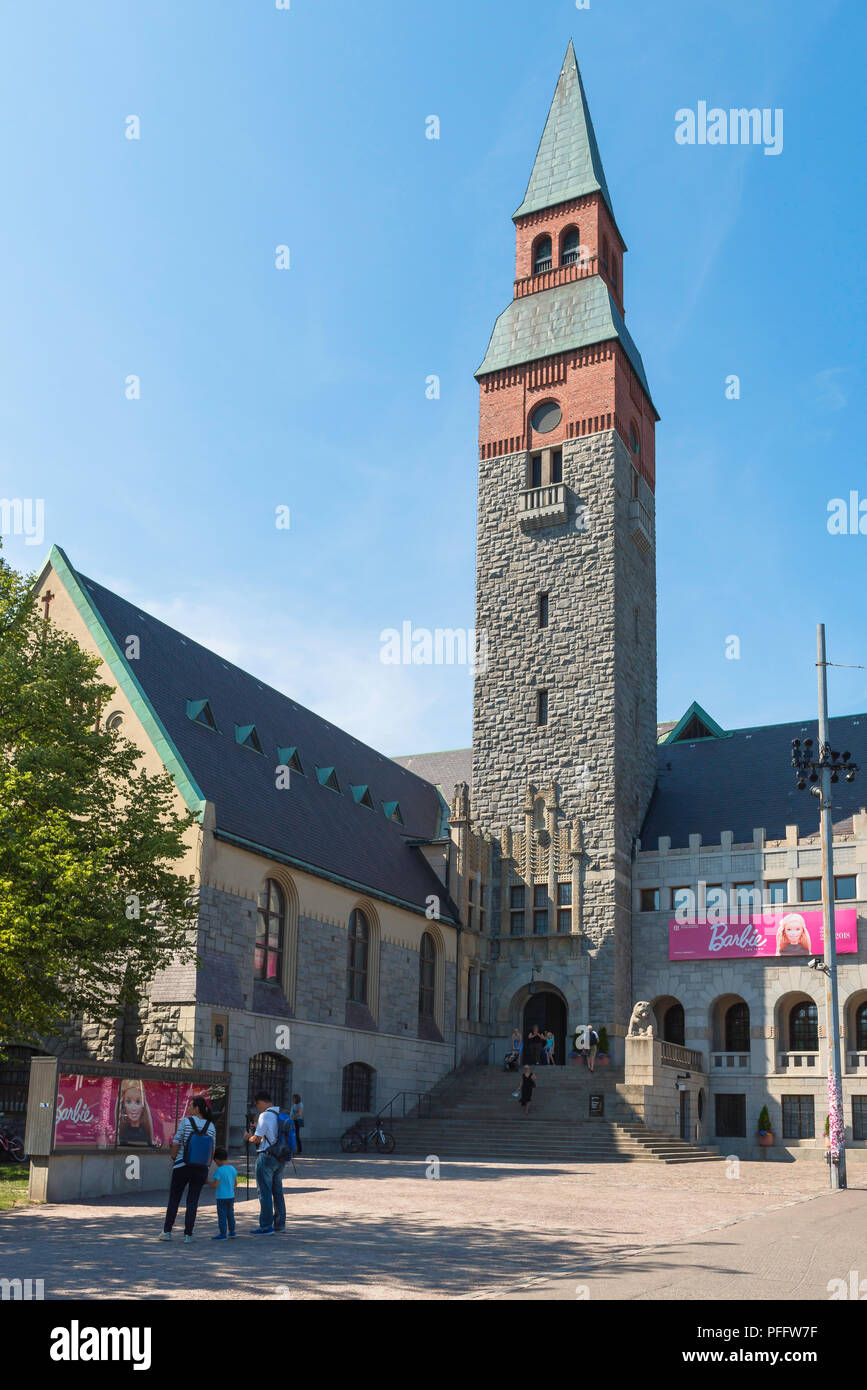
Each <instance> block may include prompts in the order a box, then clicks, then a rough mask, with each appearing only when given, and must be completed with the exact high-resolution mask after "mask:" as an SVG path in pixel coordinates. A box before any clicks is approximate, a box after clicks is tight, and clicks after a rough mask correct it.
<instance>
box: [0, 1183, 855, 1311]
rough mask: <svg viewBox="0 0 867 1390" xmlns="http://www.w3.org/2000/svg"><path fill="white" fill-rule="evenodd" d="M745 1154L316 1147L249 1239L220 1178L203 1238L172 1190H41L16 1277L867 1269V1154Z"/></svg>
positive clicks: (663, 1281)
mask: <svg viewBox="0 0 867 1390" xmlns="http://www.w3.org/2000/svg"><path fill="white" fill-rule="evenodd" d="M733 1171H734V1170H733V1169H730V1167H729V1165H728V1164H726V1163H707V1164H699V1163H696V1164H686V1165H683V1166H679V1167H678V1166H675V1167H667V1166H664V1165H661V1164H653V1163H631V1164H595V1165H591V1164H581V1165H570V1164H539V1165H537V1166H533V1165H526V1164H515V1165H497V1164H490V1163H473V1162H461V1163H443V1164H442V1167H441V1176H440V1178H439V1179H438V1180H435V1179H428V1178H426V1177H425V1172H426V1165H425V1163H423V1162H417V1161H416V1162H409V1161H407V1160H400V1159H381V1158H376V1159H374V1158H364V1157H361V1158H344V1157H323V1158H318V1157H311V1158H305V1159H302V1160H299V1161H298V1177H297V1178H294V1177H290V1178H289V1179H288V1180H287V1182H286V1189H287V1207H288V1212H289V1230H288V1233H287V1234H285V1235H282V1236H279V1237H273V1238H271V1237H266V1238H264V1239H256V1240H253V1239H250V1238H249V1237H248V1235H247V1234H246V1233H247V1231H248V1230H250V1229H251V1228H252V1227H253V1226H254V1225H255V1224H256V1216H257V1210H258V1207H257V1203H256V1200H255V1195H254V1193H252V1192H251V1195H250V1197H249V1200H247V1201H245V1200H244V1198H243V1196H242V1197H241V1198H240V1200H239V1201H238V1203H237V1214H238V1230H239V1237H238V1239H237V1240H235V1241H224V1242H218V1243H212V1242H211V1240H210V1237H211V1236H212V1235H213V1234H215V1232H216V1214H215V1210H214V1205H213V1197H212V1196H211V1195H210V1194H209V1195H208V1196H207V1197H206V1198H204V1200H203V1205H202V1207H201V1208H200V1211H199V1218H198V1222H197V1225H196V1235H195V1239H194V1241H193V1243H192V1244H191V1245H188V1246H185V1245H184V1244H183V1239H182V1228H181V1226H180V1225H179V1226H176V1228H175V1234H174V1237H173V1239H172V1242H171V1243H170V1244H161V1243H160V1242H159V1241H157V1239H156V1237H157V1235H158V1233H159V1231H160V1230H161V1228H162V1213H163V1203H162V1202H161V1201H159V1200H158V1199H156V1198H155V1197H154V1196H146V1197H139V1198H134V1197H131V1198H129V1199H127V1200H125V1201H124V1202H123V1203H122V1204H119V1203H118V1202H117V1199H116V1198H105V1199H103V1200H100V1201H95V1202H93V1203H92V1204H90V1205H88V1206H71V1205H70V1206H65V1205H52V1206H44V1207H37V1206H30V1207H23V1208H19V1209H17V1210H14V1211H10V1212H6V1213H3V1214H0V1277H6V1278H15V1277H20V1278H32V1279H40V1278H41V1279H44V1281H45V1297H46V1298H50V1299H64V1298H82V1297H83V1298H93V1299H102V1298H118V1297H132V1298H139V1299H185V1298H193V1299H226V1298H235V1299H281V1298H283V1299H285V1298H292V1299H500V1298H509V1297H514V1296H519V1297H537V1298H538V1297H543V1298H552V1297H553V1298H569V1299H573V1300H574V1299H575V1298H576V1297H579V1296H584V1297H589V1298H591V1299H592V1298H603V1299H607V1298H625V1299H645V1298H654V1299H657V1298H662V1299H665V1298H671V1299H690V1298H706V1297H726V1298H750V1297H755V1298H761V1297H781V1296H784V1297H788V1296H795V1297H801V1298H807V1299H810V1298H815V1299H819V1298H821V1299H826V1298H827V1297H828V1294H827V1291H826V1290H827V1283H828V1280H829V1279H830V1278H834V1277H845V1278H848V1275H849V1270H850V1268H851V1269H858V1267H859V1264H858V1261H859V1259H860V1264H861V1265H862V1266H863V1267H864V1268H863V1275H864V1276H865V1277H867V1259H865V1258H863V1251H864V1250H865V1249H867V1239H865V1237H867V1172H865V1173H864V1174H862V1173H861V1172H860V1169H856V1170H855V1172H854V1173H852V1174H850V1178H851V1182H852V1186H851V1187H850V1190H849V1191H848V1192H846V1193H841V1194H829V1193H828V1186H827V1183H828V1178H827V1170H826V1168H825V1166H824V1164H822V1163H818V1162H817V1163H799V1164H783V1163H742V1164H740V1167H739V1176H737V1177H736V1176H733V1175H732V1176H729V1175H728V1174H729V1173H730V1172H733ZM832 1235H833V1239H831V1237H832ZM829 1250H830V1251H833V1254H829V1253H828V1251H829ZM829 1261H830V1262H831V1263H833V1266H834V1267H833V1269H832V1268H831V1267H830V1263H829ZM826 1264H828V1267H827V1268H826V1267H825V1265H826ZM838 1266H839V1268H838ZM582 1290H586V1292H583V1293H582ZM750 1290H752V1291H750Z"/></svg>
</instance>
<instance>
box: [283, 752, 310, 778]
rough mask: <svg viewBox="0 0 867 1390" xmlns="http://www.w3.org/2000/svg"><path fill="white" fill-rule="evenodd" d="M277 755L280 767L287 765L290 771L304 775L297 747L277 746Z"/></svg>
mask: <svg viewBox="0 0 867 1390" xmlns="http://www.w3.org/2000/svg"><path fill="white" fill-rule="evenodd" d="M277 757H278V758H279V759H280V766H281V767H288V769H289V771H290V772H297V773H298V774H299V775H300V776H301V777H304V776H306V773H305V772H304V768H303V767H302V765H301V758H300V757H299V755H298V749H297V748H278V749H277Z"/></svg>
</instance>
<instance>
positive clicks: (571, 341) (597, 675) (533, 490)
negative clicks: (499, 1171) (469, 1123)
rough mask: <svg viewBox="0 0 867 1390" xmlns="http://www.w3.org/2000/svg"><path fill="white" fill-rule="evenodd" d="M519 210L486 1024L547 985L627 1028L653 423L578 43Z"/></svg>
mask: <svg viewBox="0 0 867 1390" xmlns="http://www.w3.org/2000/svg"><path fill="white" fill-rule="evenodd" d="M513 220H514V223H515V228H516V264H515V282H514V294H513V299H512V302H511V303H510V304H509V306H508V308H507V309H506V310H505V311H504V313H502V314H501V315H500V317H499V318H498V319H497V322H496V324H495V326H494V331H493V333H492V335H491V340H490V343H489V345H488V350H487V353H486V354H485V358H484V361H483V362H482V365H481V366H480V367H479V369H478V372H477V373H476V376H477V379H478V382H479V389H480V398H481V399H480V427H479V519H478V555H477V614H476V626H477V631H478V632H480V633H481V632H486V633H487V659H486V662H485V664H484V669H482V667H481V666H480V667H479V669H478V670H477V673H476V684H475V705H474V733H473V784H472V820H473V825H474V828H475V829H476V830H477V831H478V832H480V833H481V834H482V835H483V836H485V837H486V839H487V841H488V844H489V846H490V847H491V854H490V855H489V856H487V858H488V859H489V861H490V863H491V881H490V892H491V897H490V904H489V905H490V909H491V911H490V930H491V933H492V935H493V936H498V938H499V939H498V940H496V941H492V952H491V954H492V966H491V969H492V974H493V976H494V980H493V982H492V983H493V987H494V991H495V993H496V996H497V1000H498V1001H499V1002H498V1004H497V1005H496V1006H495V1007H496V1009H497V1015H496V1017H497V1022H498V1024H499V1025H501V1026H502V1025H504V1024H506V1023H509V1025H510V1026H512V1023H513V1021H514V1022H520V1019H519V1018H518V1012H517V1011H518V1008H519V1004H520V999H521V997H522V996H521V989H522V988H527V989H528V990H529V994H530V996H532V995H533V994H534V993H535V991H536V989H540V990H544V988H545V984H544V981H545V979H548V980H550V981H552V982H553V981H557V982H558V983H557V984H556V991H557V992H559V995H560V996H561V1001H562V1003H563V1004H565V1006H566V1008H567V1010H568V1024H567V1025H566V1026H568V1029H569V1031H570V1032H571V1029H572V1028H573V1027H574V1026H576V1025H577V1024H579V1023H584V1022H587V1021H592V1022H594V1023H595V1024H596V1025H597V1026H599V1025H600V1024H605V1025H606V1026H607V1027H608V1030H609V1033H612V1034H615V1035H617V1034H621V1033H622V1032H623V1031H624V1028H625V1025H626V1024H627V1023H628V1020H629V1015H630V1011H631V1006H632V1002H633V1001H632V998H631V980H630V972H631V960H630V936H631V913H632V900H631V858H632V847H633V842H634V839H635V837H636V836H637V835H638V832H639V829H640V826H641V822H642V819H643V817H644V814H645V811H646V809H647V805H648V802H649V799H650V795H651V792H652V790H653V786H654V780H655V776H656V574H655V559H654V476H655V473H654V430H655V423H656V420H657V419H658V416H657V414H656V411H655V409H654V406H653V403H652V401H651V397H650V390H649V387H648V384H647V379H646V377H645V374H644V367H643V365H642V361H641V357H640V354H639V352H638V349H637V348H636V346H635V344H634V342H633V341H632V338H631V336H630V334H629V331H628V329H627V328H626V324H625V322H624V313H625V310H624V271H623V261H624V252H625V250H626V246H625V243H624V241H623V238H622V236H621V234H620V231H619V229H618V226H617V222H616V220H615V216H614V210H613V205H612V200H611V194H610V192H609V189H608V185H607V182H606V179H605V173H604V170H603V167H602V160H601V158H600V155H599V149H598V146H597V143H596V135H595V132H594V130H593V123H592V121H591V119H590V112H589V109H588V105H587V98H586V95H585V92H584V86H583V83H582V81H581V74H580V72H579V70H578V64H577V61H576V57H575V52H574V49H573V47H572V44H571V43H570V45H569V48H568V51H567V53H566V58H565V60H564V63H563V68H562V71H561V73H560V77H559V81H558V83H557V89H556V92H555V94H554V100H553V102H552V105H551V110H550V112H549V115H548V120H547V123H546V125H545V130H544V133H543V135H542V139H541V143H540V145H539V149H538V153H537V155H536V161H535V164H534V165H533V170H532V173H531V175H530V182H529V184H528V186H527V192H526V194H525V196H524V200H523V202H522V203H521V206H520V207H519V208H518V210H517V212H516V213H515V214H514V219H513ZM479 887H480V891H482V892H484V885H483V884H480V885H479ZM531 971H532V972H533V973H532V975H531ZM537 978H538V979H540V980H541V981H542V982H543V983H541V984H538V983H537ZM522 981H523V985H522ZM530 982H532V984H533V987H532V989H531V988H530ZM513 986H514V990H515V992H514V993H512V992H511V991H512V989H513ZM552 997H553V995H552ZM515 1001H518V1002H517V1003H516V1002H515ZM492 1004H494V999H493V997H492ZM493 1021H494V1020H493V1019H492V1022H493ZM554 1031H555V1032H556V1031H557V1029H556V1028H555V1030H554Z"/></svg>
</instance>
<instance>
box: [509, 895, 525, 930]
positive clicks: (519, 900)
mask: <svg viewBox="0 0 867 1390" xmlns="http://www.w3.org/2000/svg"><path fill="white" fill-rule="evenodd" d="M509 930H510V932H511V934H512V936H523V935H524V885H523V883H519V884H514V885H513V886H512V887H511V888H510V889H509Z"/></svg>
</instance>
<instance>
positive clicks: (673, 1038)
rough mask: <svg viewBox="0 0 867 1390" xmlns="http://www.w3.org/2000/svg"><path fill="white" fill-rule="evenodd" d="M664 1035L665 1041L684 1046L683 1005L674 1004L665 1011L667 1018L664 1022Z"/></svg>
mask: <svg viewBox="0 0 867 1390" xmlns="http://www.w3.org/2000/svg"><path fill="white" fill-rule="evenodd" d="M662 1036H663V1040H664V1041H665V1042H670V1043H677V1044H678V1046H679V1047H683V1037H684V1032H683V1005H682V1004H672V1005H670V1007H669V1008H667V1009H666V1011H665V1018H664V1020H663V1024H662Z"/></svg>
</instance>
